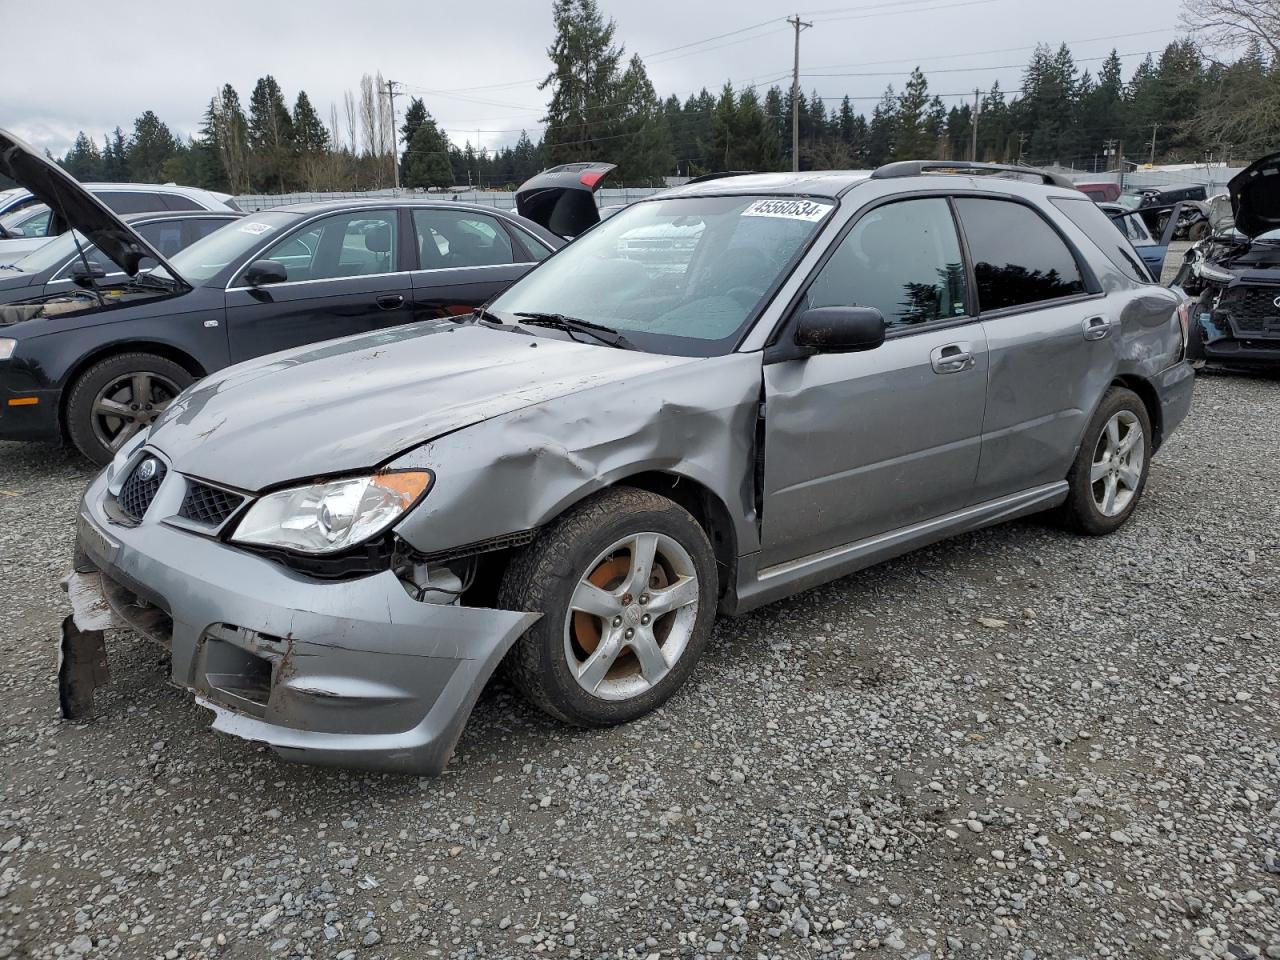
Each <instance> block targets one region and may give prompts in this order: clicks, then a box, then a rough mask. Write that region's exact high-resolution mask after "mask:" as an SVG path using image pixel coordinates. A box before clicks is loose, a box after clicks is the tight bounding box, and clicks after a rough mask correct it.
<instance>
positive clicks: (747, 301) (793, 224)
mask: <svg viewBox="0 0 1280 960" xmlns="http://www.w3.org/2000/svg"><path fill="white" fill-rule="evenodd" d="M833 207H834V204H832V203H831V202H829V201H824V200H813V199H808V198H800V197H758V196H757V197H749V196H748V197H673V198H671V199H667V200H654V201H646V202H642V203H637V204H635V205H634V206H631V207H629V208H627V209H626V210H623V211H622V212H621V213H619V214H617V215H616V216H613V217H610V218H609V219H608V220H605V221H604V222H603V223H601V224H599V225H598V226H595V227H593V228H592V229H591V230H590V231H588V232H587V233H585V234H583V235H582V236H581V237H579V238H578V239H577V240H575V241H574V242H573V243H571V244H570V245H569V246H568V247H566V248H565V249H564V250H562V251H561V252H560V253H557V254H556V255H555V256H553V257H552V258H551V259H549V260H547V261H546V262H545V263H543V264H542V266H540V267H538V268H537V269H536V270H534V271H533V272H532V273H530V274H529V275H528V276H526V277H525V278H524V279H523V280H521V281H520V282H518V283H516V284H515V285H514V286H513V287H511V289H509V290H508V291H507V292H506V293H504V294H503V295H502V296H500V297H499V298H498V299H497V300H495V301H494V302H493V303H492V304H491V305H490V308H489V309H490V311H491V312H493V313H495V314H497V315H500V316H502V317H503V318H504V319H505V318H508V317H510V318H511V319H514V320H518V317H516V316H515V314H518V313H532V314H539V313H541V314H562V315H565V316H569V317H574V318H577V319H579V320H586V321H589V322H591V323H596V324H602V325H604V326H607V327H611V328H613V329H615V330H618V331H621V332H623V333H625V334H626V336H627V337H628V338H629V339H631V340H633V341H635V342H636V343H637V345H639V346H640V347H641V348H643V349H653V350H656V351H659V352H671V353H677V354H689V355H695V356H705V355H712V354H716V353H720V352H723V351H724V350H726V349H729V348H730V345H731V344H732V342H733V341H734V340H735V339H736V338H737V337H738V335H739V334H740V332H741V331H742V328H743V326H744V325H745V324H746V323H747V321H748V320H749V319H750V317H751V316H752V315H753V313H754V312H755V310H756V308H757V306H758V305H759V304H760V301H761V300H762V299H763V298H764V297H765V295H766V294H767V293H768V292H769V291H770V290H771V289H772V288H773V286H774V284H775V283H776V282H777V280H778V279H779V277H781V276H782V275H783V274H784V273H785V272H786V271H787V270H788V269H789V268H790V266H791V264H792V263H794V261H795V259H796V258H797V257H798V256H799V254H800V253H801V252H802V250H803V248H804V246H805V244H806V242H807V241H808V240H809V238H810V237H812V236H813V234H814V233H815V232H816V231H817V229H818V227H819V225H820V224H821V222H822V221H823V220H824V219H825V218H826V216H827V215H828V214H829V213H830V212H831V210H832V209H833Z"/></svg>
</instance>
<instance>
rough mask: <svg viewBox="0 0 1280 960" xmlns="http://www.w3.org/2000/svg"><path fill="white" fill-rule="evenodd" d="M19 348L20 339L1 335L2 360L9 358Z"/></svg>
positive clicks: (0, 353) (0, 352) (0, 354)
mask: <svg viewBox="0 0 1280 960" xmlns="http://www.w3.org/2000/svg"><path fill="white" fill-rule="evenodd" d="M17 348H18V341H17V340H14V339H12V338H10V337H0V360H8V359H9V358H10V357H12V356H13V351H14V350H16V349H17Z"/></svg>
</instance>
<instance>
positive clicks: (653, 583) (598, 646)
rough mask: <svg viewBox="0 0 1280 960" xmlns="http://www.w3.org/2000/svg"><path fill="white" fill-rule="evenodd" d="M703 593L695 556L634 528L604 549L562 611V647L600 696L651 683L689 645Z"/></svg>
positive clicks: (637, 690) (622, 696) (620, 695)
mask: <svg viewBox="0 0 1280 960" xmlns="http://www.w3.org/2000/svg"><path fill="white" fill-rule="evenodd" d="M698 599H699V585H698V574H697V569H696V567H695V566H694V562H693V558H692V557H691V556H690V555H689V552H688V551H687V550H686V549H685V548H684V547H682V546H681V545H680V544H679V543H677V542H676V541H675V540H674V539H672V538H671V537H668V536H665V535H663V534H660V533H637V534H634V535H631V536H628V537H624V538H623V539H621V540H618V541H617V542H616V543H614V544H613V545H611V546H610V547H609V548H608V549H607V550H604V551H602V552H601V553H600V555H599V556H597V557H596V559H595V560H594V561H593V562H592V563H591V564H590V565H589V566H588V567H587V572H586V573H585V574H584V575H583V576H582V578H581V579H580V580H579V581H578V583H577V585H576V586H575V588H574V591H573V596H572V597H571V598H570V600H569V611H568V614H567V615H566V617H565V625H564V652H565V657H566V659H567V662H568V665H569V670H570V672H571V673H572V674H573V676H574V678H575V679H576V680H577V681H578V685H579V686H581V687H582V689H584V690H585V691H587V693H589V694H591V695H592V696H594V697H599V698H600V699H602V700H629V699H631V698H632V697H636V696H639V695H640V694H642V693H644V692H646V691H647V690H650V689H652V688H653V686H654V685H656V684H657V683H659V682H661V681H662V679H663V677H665V676H666V675H667V674H668V673H669V672H670V671H671V669H672V668H673V667H674V666H675V665H676V662H677V661H678V660H679V659H680V657H681V655H683V653H684V652H685V649H686V648H687V647H688V645H689V640H690V638H691V637H692V635H693V628H694V625H695V623H696V621H697V616H698Z"/></svg>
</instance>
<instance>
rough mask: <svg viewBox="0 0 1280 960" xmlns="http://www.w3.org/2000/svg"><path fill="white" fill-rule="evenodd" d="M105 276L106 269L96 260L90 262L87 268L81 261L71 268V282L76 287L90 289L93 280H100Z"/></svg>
mask: <svg viewBox="0 0 1280 960" xmlns="http://www.w3.org/2000/svg"><path fill="white" fill-rule="evenodd" d="M106 275H107V271H106V268H105V267H103V266H102V264H100V263H99V262H98V261H97V260H90V261H89V265H88V266H87V267H86V266H85V263H84V261H83V260H79V261H77V262H76V263H75V265H74V266H72V268H71V282H72V283H74V284H75V285H76V286H77V287H86V288H87V287H92V286H93V282H94V281H95V280H101V279H102V278H103V277H105V276H106Z"/></svg>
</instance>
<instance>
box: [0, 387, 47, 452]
mask: <svg viewBox="0 0 1280 960" xmlns="http://www.w3.org/2000/svg"><path fill="white" fill-rule="evenodd" d="M60 399H61V397H60V393H59V391H58V390H57V388H40V389H24V388H22V387H21V386H9V385H7V384H5V383H4V382H3V380H0V440H57V439H60V438H61V436H62V433H61V430H60V428H59V424H58V405H59V402H60Z"/></svg>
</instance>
